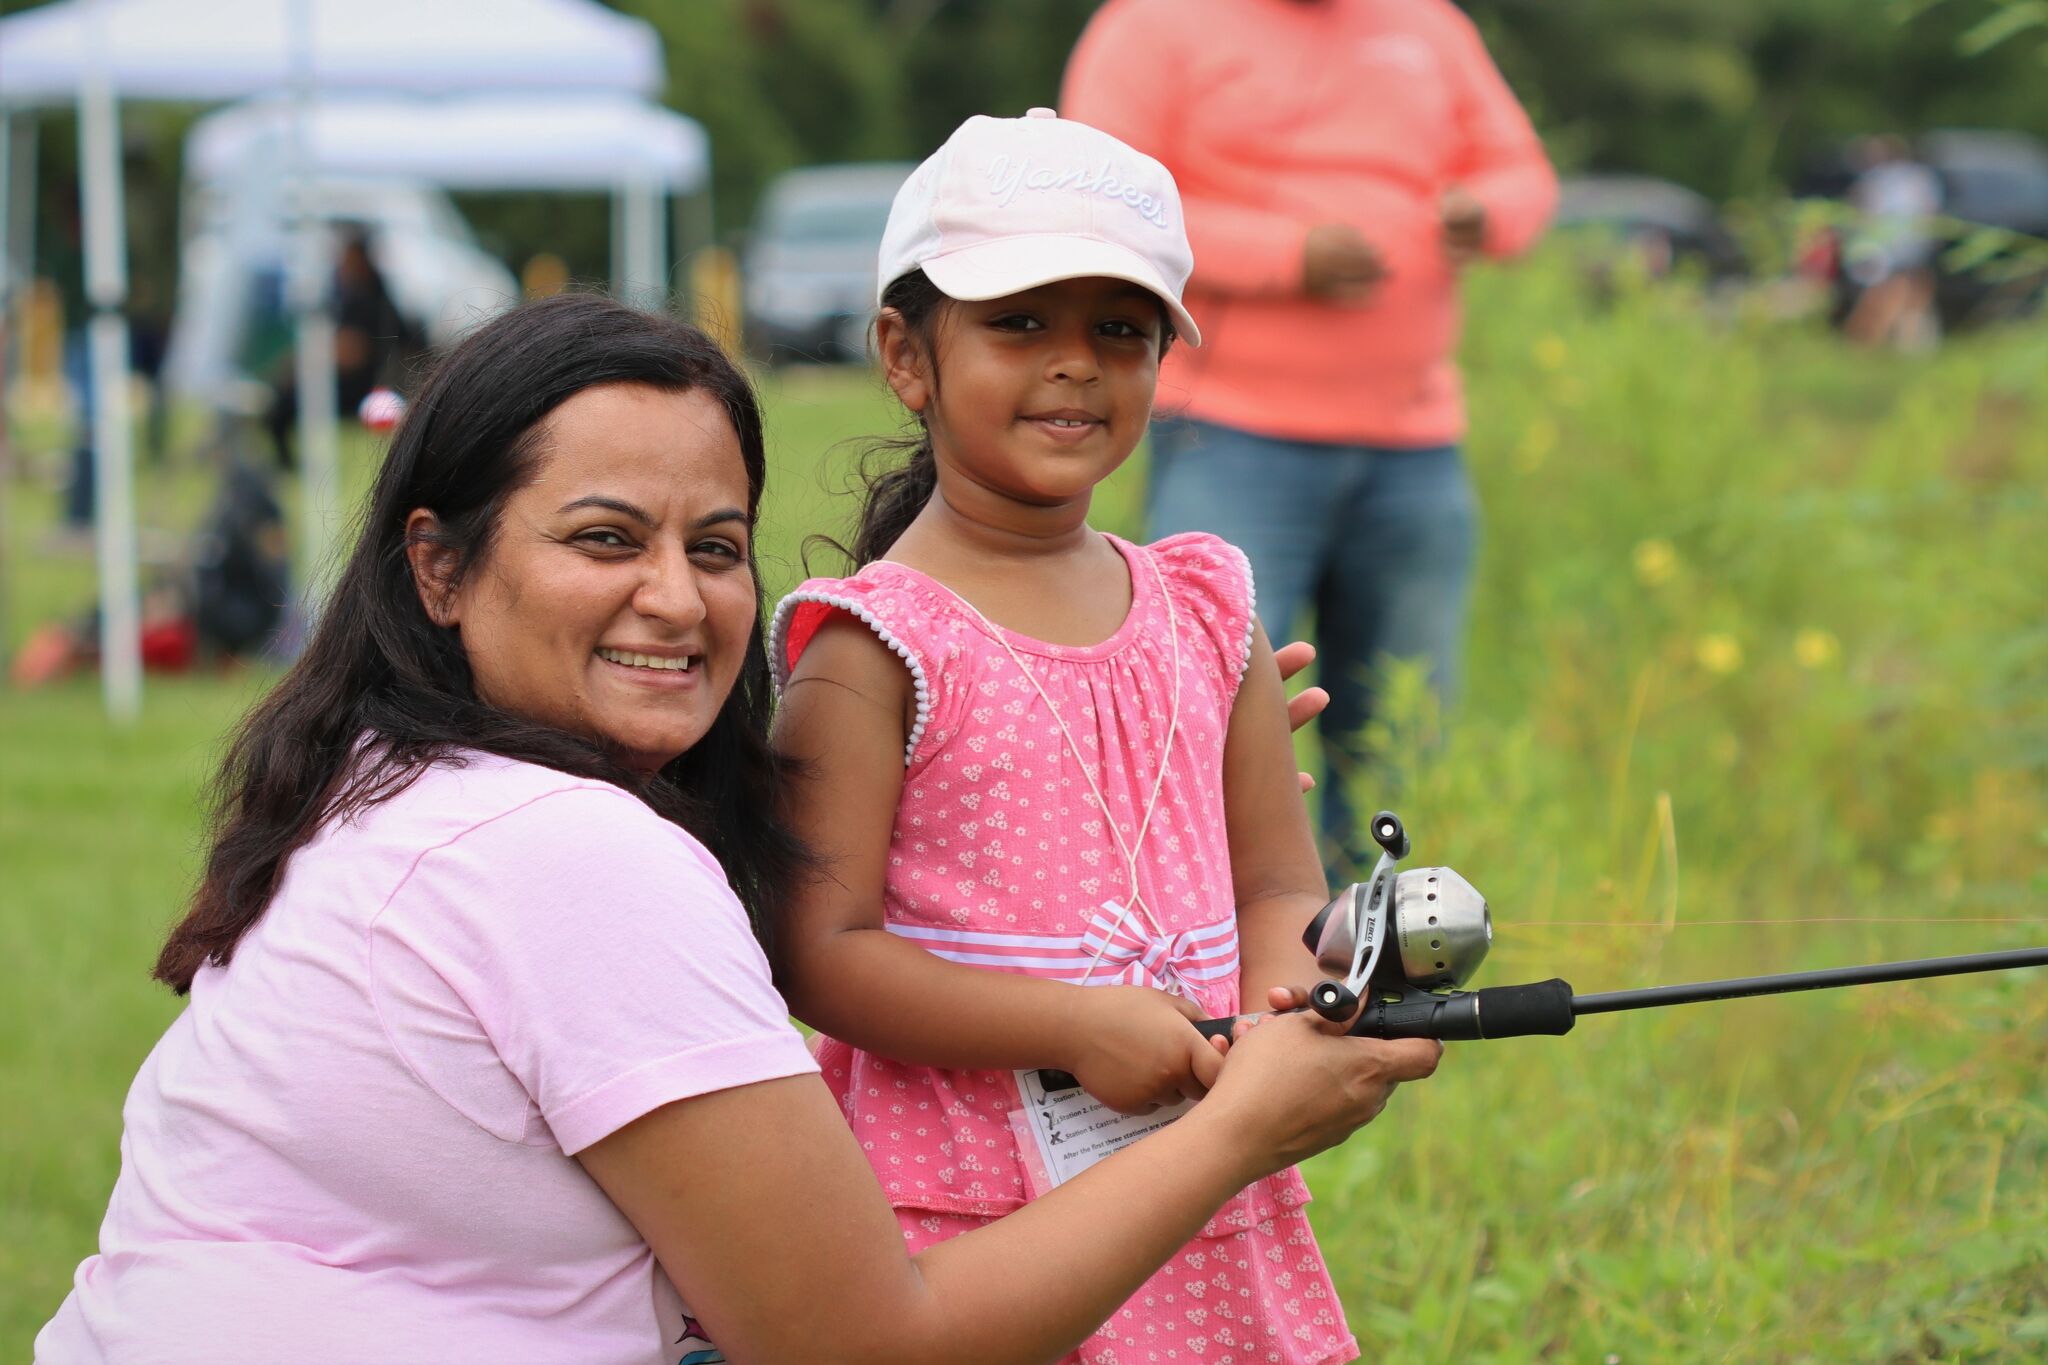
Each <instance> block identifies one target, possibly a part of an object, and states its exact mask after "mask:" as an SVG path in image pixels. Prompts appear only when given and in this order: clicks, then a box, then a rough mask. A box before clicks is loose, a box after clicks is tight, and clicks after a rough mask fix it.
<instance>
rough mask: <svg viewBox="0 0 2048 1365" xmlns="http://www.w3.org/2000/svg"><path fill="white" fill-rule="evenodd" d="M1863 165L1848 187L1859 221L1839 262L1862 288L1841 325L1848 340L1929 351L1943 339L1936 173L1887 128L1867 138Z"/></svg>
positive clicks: (1861, 151)
mask: <svg viewBox="0 0 2048 1365" xmlns="http://www.w3.org/2000/svg"><path fill="white" fill-rule="evenodd" d="M1859 152H1860V156H1859V160H1860V162H1861V164H1862V170H1861V172H1860V173H1859V174H1858V175H1857V177H1856V181H1855V183H1854V184H1853V185H1851V186H1850V187H1849V203H1850V205H1851V206H1852V207H1853V208H1854V209H1855V210H1856V212H1857V214H1858V216H1859V221H1858V223H1857V225H1856V227H1855V229H1854V231H1853V232H1852V234H1851V236H1850V239H1849V245H1848V248H1847V251H1846V258H1845V261H1844V267H1845V269H1846V270H1847V271H1848V273H1849V276H1850V278H1851V279H1852V280H1853V281H1854V282H1855V283H1856V284H1857V285H1858V286H1860V292H1859V293H1858V294H1857V296H1856V302H1855V304H1854V306H1853V307H1851V308H1850V310H1849V316H1848V317H1847V318H1846V319H1845V320H1844V321H1843V323H1842V330H1843V332H1844V333H1845V334H1846V335H1847V336H1848V337H1849V339H1850V340H1851V341H1858V342H1862V343H1863V344H1864V345H1867V346H1882V345H1893V346H1897V347H1899V348H1900V349H1901V350H1930V349H1932V348H1933V347H1934V346H1936V345H1937V344H1939V342H1940V340H1941V323H1940V320H1939V318H1938V317H1937V315H1936V313H1935V311H1934V251H1935V245H1936V243H1935V238H1934V221H1933V220H1934V217H1935V215H1936V214H1938V213H1939V212H1941V178H1940V177H1939V176H1938V175H1936V174H1935V171H1934V168H1933V167H1932V166H1929V165H1927V164H1926V163H1925V162H1923V161H1921V160H1919V159H1918V158H1917V157H1915V156H1914V155H1913V152H1912V149H1911V148H1910V147H1909V146H1908V145H1907V143H1906V140H1905V139H1904V138H1902V137H1898V136H1895V135H1891V134H1886V135H1883V136H1878V137H1871V138H1865V139H1864V140H1863V142H1862V144H1861V146H1860V148H1859Z"/></svg>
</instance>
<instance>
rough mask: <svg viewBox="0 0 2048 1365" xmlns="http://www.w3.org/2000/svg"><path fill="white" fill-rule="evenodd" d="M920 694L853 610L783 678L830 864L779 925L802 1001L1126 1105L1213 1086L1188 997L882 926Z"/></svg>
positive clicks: (852, 1032)
mask: <svg viewBox="0 0 2048 1365" xmlns="http://www.w3.org/2000/svg"><path fill="white" fill-rule="evenodd" d="M1267 669H1268V671H1269V672H1271V671H1272V665H1271V664H1268V665H1267ZM1277 677H1278V675H1277V674H1275V678H1276V679H1277ZM1276 685H1277V682H1276ZM912 704H913V703H912V693H911V688H910V678H909V674H908V673H907V672H906V671H905V669H904V667H903V661H902V660H901V659H899V658H897V657H896V656H895V655H894V654H893V653H891V652H890V650H889V649H888V648H887V647H886V646H885V645H883V644H882V642H881V641H880V640H879V639H877V638H876V637H875V635H874V634H873V633H872V632H870V631H869V630H867V629H866V628H864V627H863V626H861V625H860V624H859V623H857V622H854V621H851V620H848V619H846V618H844V617H836V618H834V619H832V620H830V621H828V622H826V623H825V624H824V625H823V626H822V627H820V629H819V631H818V633H817V635H816V636H815V637H814V638H813V639H812V640H811V642H810V643H809V645H807V646H806V647H805V649H804V652H803V655H802V656H801V657H800V658H799V659H798V661H797V665H796V669H795V672H794V674H793V675H792V677H791V678H790V681H789V685H788V686H787V687H786V688H785V689H784V692H783V701H782V706H781V710H780V712H779V714H778V715H777V717H776V724H775V745H776V747H777V748H778V749H780V750H782V751H783V752H784V753H786V754H789V755H791V756H793V757H795V758H797V759H799V760H801V762H802V764H803V765H804V769H805V772H804V775H803V776H802V777H801V778H800V779H798V780H797V781H796V782H795V783H794V784H793V792H794V794H793V796H792V803H793V805H792V811H791V814H792V817H793V821H794V824H795V827H796V829H797V831H798V832H799V833H800V834H801V835H802V836H803V837H804V838H805V839H806V840H807V841H809V843H810V844H811V846H812V848H813V849H815V850H816V852H817V853H818V855H819V857H820V859H821V862H822V864H823V869H824V870H823V872H822V873H821V875H819V876H818V877H817V878H816V879H815V880H814V881H812V883H811V884H810V885H809V886H808V887H806V888H804V890H803V891H802V892H800V893H799V894H798V896H797V897H796V901H795V904H794V905H792V906H791V907H790V908H789V910H788V912H787V913H786V914H785V915H784V916H783V918H782V920H781V922H780V923H779V924H778V926H777V934H776V948H777V954H778V958H779V961H778V964H777V966H778V976H779V978H780V984H781V986H782V987H783V992H784V994H785V995H786V996H787V998H788V1000H789V1004H790V1008H791V1010H792V1011H794V1012H795V1014H796V1016H797V1017H798V1018H799V1019H802V1020H803V1021H804V1022H805V1023H807V1024H809V1025H811V1026H812V1027H813V1028H816V1029H818V1030H820V1031H821V1032H824V1033H828V1034H830V1035H831V1036H833V1037H835V1038H839V1039H843V1040H844V1041H846V1042H849V1043H852V1044H854V1045H855V1046H856V1047H860V1048H864V1049H866V1050H868V1051H870V1052H875V1053H879V1054H881V1055H883V1056H887V1057H894V1058H897V1059H898V1060H900V1061H905V1062H911V1063H915V1064H918V1065H922V1066H936V1067H945V1068H949V1069H970V1068H988V1069H993V1070H1004V1069H1009V1068H1012V1067H1057V1068H1060V1069H1061V1070H1065V1071H1070V1072H1072V1073H1073V1074H1074V1075H1075V1076H1076V1077H1077V1078H1079V1080H1080V1081H1081V1083H1082V1085H1083V1086H1085V1087H1086V1088H1087V1089H1088V1091H1089V1093H1090V1094H1092V1095H1094V1096H1095V1097H1096V1098H1097V1099H1099V1100H1101V1101H1102V1102H1103V1103H1105V1104H1108V1105H1110V1106H1111V1107H1113V1108H1117V1109H1123V1110H1142V1109H1145V1108H1147V1107H1150V1106H1152V1105H1157V1104H1160V1103H1164V1102H1167V1101H1170V1100H1174V1099H1177V1098H1179V1097H1181V1096H1182V1095H1188V1096H1190V1097H1199V1096H1200V1095H1202V1094H1203V1093H1206V1091H1207V1090H1208V1087H1209V1086H1210V1085H1211V1084H1212V1083H1213V1082H1214V1080H1215V1078H1216V1074H1217V1071H1218V1069H1219V1068H1220V1066H1221V1059H1220V1056H1219V1051H1220V1045H1212V1044H1211V1043H1210V1042H1209V1041H1208V1040H1207V1039H1204V1038H1203V1037H1202V1035H1201V1034H1199V1033H1197V1032H1195V1030H1194V1027H1193V1026H1192V1025H1191V1024H1190V1023H1189V1022H1188V1020H1189V1019H1191V1018H1193V1017H1196V1016H1198V1015H1199V1014H1200V1013H1201V1011H1200V1010H1198V1009H1197V1008H1196V1007H1195V1006H1194V1005H1192V1004H1191V1003H1190V1002H1188V1001H1185V1000H1178V999H1175V998H1173V997H1171V996H1168V995H1166V994H1165V993H1163V992H1160V991H1154V990H1147V989H1144V988H1142V987H1122V986H1099V987H1089V988H1083V987H1079V986H1071V985H1067V984H1066V983H1064V982H1058V981H1047V980H1044V979H1042V978H1038V977H1029V976H1019V975H1015V974H1012V973H1008V972H994V971H986V970H983V969H981V968H978V967H968V966H963V965H961V964H959V963H955V962H948V961H946V960H945V959H944V958H941V957H937V956H935V955H933V954H931V953H928V952H926V951H925V950H924V949H923V948H921V947H919V946H918V945H916V944H915V943H912V942H910V941H909V940H907V939H903V938H899V937H897V936H896V935H893V934H891V933H889V932H888V931H887V930H886V929H884V928H883V923H884V915H883V883H884V881H885V878H886V875H887V872H888V867H889V858H890V854H891V847H890V835H891V833H892V831H893V830H894V828H895V823H896V806H897V803H898V801H899V800H900V799H901V797H902V794H903V746H904V743H905V741H906V740H907V738H908V737H909V731H910V720H911V717H910V708H911V706H912ZM1291 771H1292V770H1291V768H1290V772H1291ZM1291 780H1292V779H1291V778H1290V781H1291ZM1295 800H1296V804H1299V798H1298V797H1297V798H1295ZM935 837H937V834H936V833H935Z"/></svg>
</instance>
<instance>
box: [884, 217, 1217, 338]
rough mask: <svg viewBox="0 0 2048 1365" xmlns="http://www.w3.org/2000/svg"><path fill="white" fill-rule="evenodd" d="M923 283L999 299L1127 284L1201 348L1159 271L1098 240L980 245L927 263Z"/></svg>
mask: <svg viewBox="0 0 2048 1365" xmlns="http://www.w3.org/2000/svg"><path fill="white" fill-rule="evenodd" d="M922 269H923V270H924V273H925V276H926V278H928V279H930V280H931V282H932V283H933V284H934V285H937V286H938V289H939V292H940V293H942V294H945V295H946V296H948V297H949V298H956V299H969V300H979V299H999V298H1001V297H1003V296H1004V295H1005V294H1021V293H1022V292H1024V291H1025V290H1026V289H1036V288H1038V287H1039V286H1040V285H1042V284H1051V283H1053V282H1054V281H1056V280H1079V279H1091V278H1096V277H1100V278H1103V279H1111V280H1127V281H1129V282H1130V283H1132V284H1135V285H1138V286H1139V287H1141V288H1143V289H1147V290H1150V291H1151V292H1152V293H1153V294H1155V295H1157V296H1158V298H1159V301H1160V302H1161V303H1163V304H1165V305H1166V311H1167V312H1168V313H1170V314H1172V316H1173V330H1174V332H1175V334H1176V335H1177V336H1178V337H1179V338H1180V340H1182V341H1185V342H1186V343H1187V344H1188V345H1190V346H1199V345H1201V344H1202V330H1201V328H1199V327H1197V326H1195V320H1194V318H1193V317H1191V316H1189V314H1188V310H1187V309H1186V308H1184V307H1182V306H1181V303H1180V301H1179V300H1178V299H1176V298H1175V297H1174V295H1173V290H1172V289H1170V288H1168V287H1167V284H1166V281H1165V280H1163V279H1161V278H1160V277H1159V272H1158V271H1157V270H1155V269H1153V268H1152V266H1151V264H1150V263H1149V262H1148V261H1146V260H1145V258H1144V257H1142V256H1140V255H1138V253H1137V252H1135V251H1132V250H1130V249H1129V248H1128V247H1121V246H1118V245H1116V243H1114V242H1105V241H1103V240H1102V239H1101V238H1099V237H1077V236H1065V235H1060V234H1054V233H1044V234H1040V235H1036V236H1020V237H1004V238H1001V239H999V240H997V241H993V242H980V243H977V244H975V245H974V246H970V247H962V248H961V249H960V250H958V251H949V252H946V253H945V254H944V255H940V256H933V257H930V258H928V259H927V260H926V261H925V262H924V264H923V266H922Z"/></svg>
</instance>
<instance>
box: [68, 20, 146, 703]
mask: <svg viewBox="0 0 2048 1365" xmlns="http://www.w3.org/2000/svg"><path fill="white" fill-rule="evenodd" d="M89 22H90V23H91V24H92V26H93V28H94V30H96V31H95V32H94V33H93V34H92V35H91V47H92V51H93V52H94V53H95V54H96V55H95V58H94V60H93V61H92V62H91V64H90V66H89V67H88V70H87V72H86V77H85V80H84V81H83V82H82V83H81V84H80V86H79V90H78V163H79V197H80V199H81V200H82V203H81V205H80V207H81V209H82V211H83V213H84V217H85V278H86V294H87V297H88V298H89V299H90V300H91V302H92V324H91V335H90V341H91V345H92V454H93V517H94V525H93V539H94V542H95V545H96V548H97V551H98V561H99V579H100V681H101V686H102V688H103V690H104V692H105V694H106V707H107V714H108V715H109V716H111V717H112V718H114V719H115V720H117V721H131V720H133V719H134V718H135V717H136V716H137V715H138V714H139V713H140V712H141V709H142V613H141V610H140V605H139V603H138V602H137V600H136V552H135V495H134V488H133V485H132V483H131V479H132V477H133V473H134V458H133V453H132V451H131V449H130V440H131V437H132V433H131V432H130V431H129V429H128V315H127V313H126V312H125V311H124V309H125V308H126V306H127V301H128V261H127V249H126V248H127V225H126V223H125V221H124V217H125V214H124V206H123V204H122V202H121V149H120V132H121V127H120V109H119V106H118V105H117V104H116V103H115V100H114V87H113V82H112V80H111V79H110V77H109V73H108V71H107V62H106V52H107V32H106V5H105V0H97V3H95V4H94V5H93V8H92V10H91V12H90V15H89Z"/></svg>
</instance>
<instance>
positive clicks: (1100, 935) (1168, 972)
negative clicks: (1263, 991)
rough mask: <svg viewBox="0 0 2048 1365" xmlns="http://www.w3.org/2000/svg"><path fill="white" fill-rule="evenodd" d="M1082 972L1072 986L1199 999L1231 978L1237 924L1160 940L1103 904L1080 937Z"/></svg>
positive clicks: (1223, 922) (1229, 921)
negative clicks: (1145, 989) (1084, 958)
mask: <svg viewBox="0 0 2048 1365" xmlns="http://www.w3.org/2000/svg"><path fill="white" fill-rule="evenodd" d="M1081 946H1082V948H1083V950H1084V951H1086V953H1087V954H1088V966H1087V969H1086V970H1084V971H1082V972H1080V973H1079V974H1077V975H1075V976H1074V977H1072V978H1070V979H1071V980H1072V981H1073V982H1074V983H1075V984H1076V985H1081V986H1088V985H1121V986H1151V987H1154V988H1155V989H1158V990H1163V991H1170V992H1172V993H1173V994H1175V995H1185V996H1189V997H1192V998H1199V997H1200V996H1201V995H1203V994H1204V993H1206V992H1207V991H1208V990H1210V989H1213V988H1214V987H1215V985H1216V984H1217V983H1218V982H1221V981H1228V980H1230V979H1231V978H1232V977H1234V976H1236V975H1237V920H1236V918H1235V917H1234V916H1233V917H1229V918H1225V919H1220V920H1217V921H1216V922H1215V923H1213V924H1204V925H1200V926H1198V927H1196V928H1193V929H1182V930H1180V931H1179V932H1178V933H1172V934H1163V933H1160V932H1158V931H1156V930H1154V929H1153V928H1152V926H1151V925H1149V924H1147V923H1145V922H1144V921H1143V920H1141V919H1139V918H1138V916H1137V915H1135V914H1133V913H1132V912H1131V911H1130V910H1129V909H1127V908H1125V907H1124V906H1121V905H1118V904H1117V903H1116V902H1115V901H1104V902H1103V903H1102V904H1101V905H1100V906H1099V907H1098V908H1097V909H1096V911H1095V917H1094V919H1093V920H1091V921H1090V922H1089V925H1088V932H1087V933H1085V934H1083V935H1082V936H1081Z"/></svg>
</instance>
